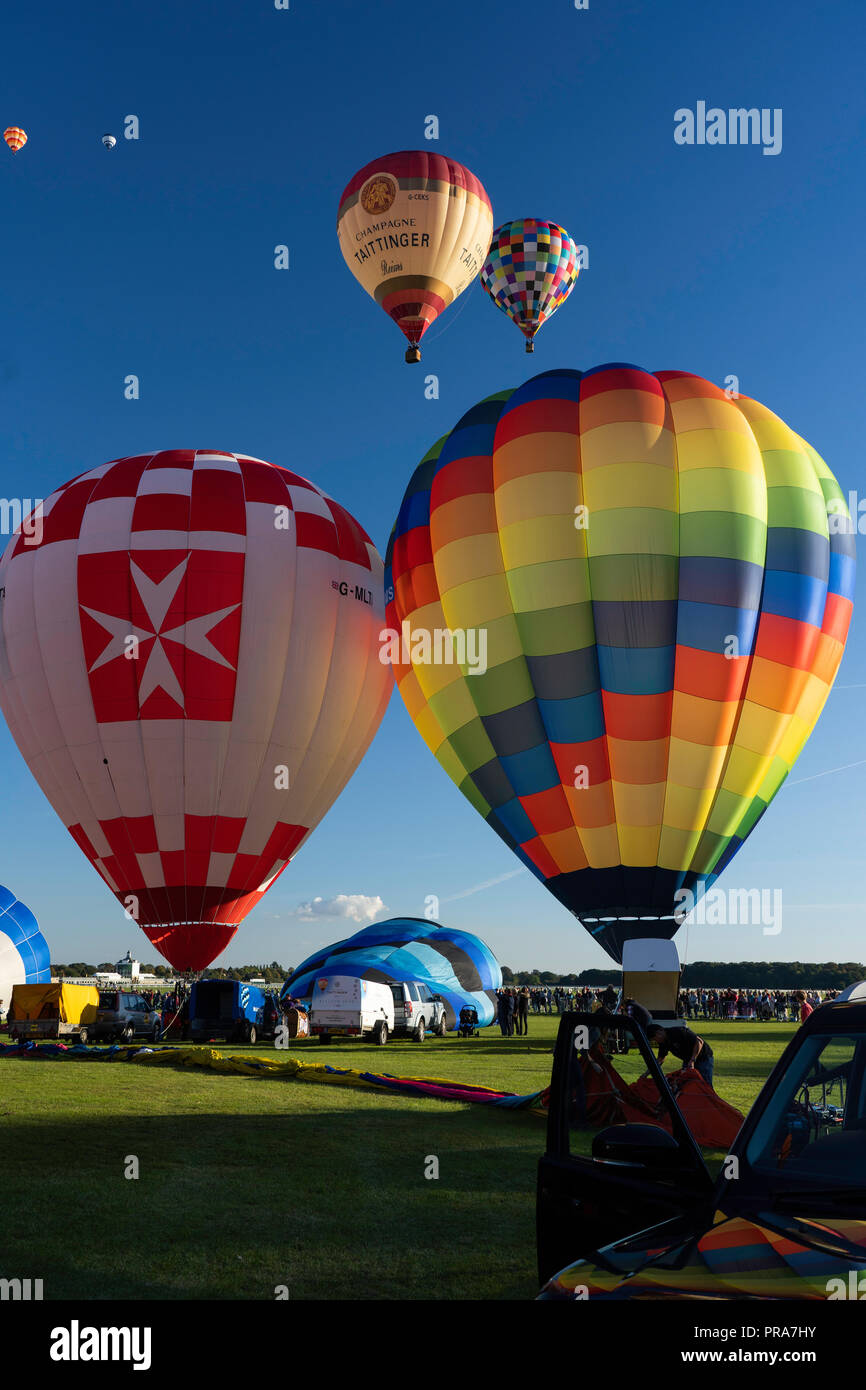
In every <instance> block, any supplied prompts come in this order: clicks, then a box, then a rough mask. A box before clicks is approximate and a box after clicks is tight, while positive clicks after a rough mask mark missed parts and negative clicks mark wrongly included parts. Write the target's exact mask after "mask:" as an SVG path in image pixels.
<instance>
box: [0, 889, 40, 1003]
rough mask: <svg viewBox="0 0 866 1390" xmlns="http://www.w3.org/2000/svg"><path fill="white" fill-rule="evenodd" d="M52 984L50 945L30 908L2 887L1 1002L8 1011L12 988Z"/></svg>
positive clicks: (0, 940)
mask: <svg viewBox="0 0 866 1390" xmlns="http://www.w3.org/2000/svg"><path fill="white" fill-rule="evenodd" d="M50 981H51V958H50V954H49V950H48V943H47V942H46V940H45V937H44V936H43V935H42V933H41V931H40V930H39V923H38V922H37V921H36V918H35V917H34V916H33V913H32V912H31V911H30V908H29V907H25V905H24V903H22V902H19V900H18V899H17V898H16V897H15V894H14V893H10V892H9V889H8V888H4V887H3V886H2V884H0V1000H2V1007H3V1012H4V1013H5V1012H6V1011H7V1010H8V1008H9V1000H10V999H11V998H12V986H13V985H43V984H49V983H50Z"/></svg>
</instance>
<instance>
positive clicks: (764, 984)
mask: <svg viewBox="0 0 866 1390" xmlns="http://www.w3.org/2000/svg"><path fill="white" fill-rule="evenodd" d="M502 976H503V979H505V971H504V969H503V972H502ZM512 978H513V980H514V981H515V982H516V983H517V984H519V985H548V986H552V985H565V986H566V987H567V988H572V989H573V988H575V987H576V986H579V985H589V986H590V988H592V989H596V988H598V987H599V986H604V985H611V984H612V985H614V986H615V987H617V988H618V987H619V985H620V984H621V981H622V971H621V969H620V967H619V966H618V965H613V964H612V965H610V966H608V967H607V968H606V969H602V970H582V971H581V972H580V974H579V975H556V974H554V973H553V972H552V971H550V970H519V971H518V972H517V973H516V975H514V976H513V977H512V974H511V971H509V972H508V980H507V981H506V983H508V984H510V983H511V981H512ZM863 979H866V965H862V964H861V963H860V962H859V961H845V962H844V963H842V964H839V963H838V962H836V961H825V962H823V963H820V964H819V963H816V962H815V961H800V960H789V961H784V960H769V961H768V960H739V961H706V960H696V961H694V962H693V963H692V964H691V965H687V966H685V967H684V969H683V974H682V985H683V988H684V989H699V988H707V989H711V988H715V989H740V988H743V989H750V988H753V989H844V988H845V987H846V985H852V984H854V983H856V981H857V980H863Z"/></svg>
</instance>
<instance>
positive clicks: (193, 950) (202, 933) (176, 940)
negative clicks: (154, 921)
mask: <svg viewBox="0 0 866 1390" xmlns="http://www.w3.org/2000/svg"><path fill="white" fill-rule="evenodd" d="M141 929H142V931H143V932H144V934H145V936H146V937H147V938H148V940H149V941H150V943H151V945H152V946H155V947H156V949H157V950H158V951H159V953H160V955H161V956H163V958H164V959H165V960H167V961H168V963H169V965H172V966H174V968H175V970H179V971H180V972H181V973H182V974H189V973H196V972H197V971H199V970H206V969H207V967H208V966H209V965H210V964H211V962H212V961H214V960H216V958H217V956H219V955H221V954H222V952H223V951H224V950H225V948H226V946H228V944H229V942H230V941H231V939H232V937H233V936H234V934H235V932H236V931H237V929H238V924H237V923H230V922H201V921H199V922H165V923H162V924H160V925H157V926H151V925H147V926H145V925H143V924H142V928H141Z"/></svg>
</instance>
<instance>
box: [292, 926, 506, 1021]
mask: <svg viewBox="0 0 866 1390" xmlns="http://www.w3.org/2000/svg"><path fill="white" fill-rule="evenodd" d="M320 975H348V976H350V977H351V978H353V979H359V980H380V981H384V982H385V983H386V984H398V983H399V982H401V981H406V982H414V983H418V982H420V983H421V984H425V985H427V986H428V988H429V989H430V990H432V991H433V993H435V994H438V995H440V996H441V997H442V999H443V1000H444V1003H445V1017H446V1019H447V1023H448V1027H449V1028H456V1027H457V1023H458V1021H459V1018H460V1010H461V1009H462V1008H471V1009H475V1010H476V1012H477V1014H478V1022H479V1024H480V1025H481V1027H482V1028H483V1027H485V1026H486V1025H487V1024H489V1023H492V1022H493V1020H494V1018H495V1017H496V1005H495V1000H496V991H497V990H498V989H499V988H500V987H501V985H502V970H501V968H500V965H499V962H498V960H497V959H496V957H495V956H494V954H493V952H492V951H491V949H490V947H489V946H486V945H485V944H484V942H483V941H482V940H481V938H480V937H478V936H474V935H473V934H472V932H465V931H457V930H455V929H454V928H453V927H443V926H442V925H441V923H439V922H431V921H429V920H428V919H427V918H422V917H394V918H392V919H391V920H390V921H387V922H374V923H373V925H372V926H370V927H362V928H361V930H360V931H357V932H355V934H354V936H350V937H347V938H346V939H345V940H344V941H337V942H335V943H334V944H333V945H332V946H324V947H322V948H321V949H320V950H318V951H316V953H315V954H314V955H312V956H309V957H308V958H307V960H305V961H304V962H303V963H302V964H301V965H299V966H297V967H296V968H295V970H294V971H293V973H292V975H291V976H290V977H289V979H288V980H286V983H285V985H284V986H283V991H282V992H283V996H284V997H286V996H291V995H294V996H296V997H297V998H299V999H305V998H308V997H309V996H310V995H311V994H312V992H313V986H314V985H315V982H316V979H317V977H318V976H320Z"/></svg>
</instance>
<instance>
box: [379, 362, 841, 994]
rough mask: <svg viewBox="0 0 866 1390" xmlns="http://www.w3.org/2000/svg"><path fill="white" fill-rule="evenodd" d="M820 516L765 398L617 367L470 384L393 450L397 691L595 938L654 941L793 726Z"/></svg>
mask: <svg viewBox="0 0 866 1390" xmlns="http://www.w3.org/2000/svg"><path fill="white" fill-rule="evenodd" d="M846 517H847V511H846V509H845V504H844V500H843V498H842V494H841V492H840V489H839V486H838V484H837V482H836V480H835V478H834V477H833V475H832V473H831V472H830V470H829V468H828V467H827V465H826V464H825V463H824V461H823V460H822V459H821V458H820V457H819V455H818V454H817V453H816V452H815V450H814V449H813V448H812V447H811V445H809V444H807V443H806V441H805V440H803V439H802V438H800V436H799V435H798V434H796V433H795V432H794V431H793V430H792V429H790V428H789V426H788V425H786V424H785V423H784V422H783V421H782V420H780V419H779V418H778V417H777V416H776V415H774V414H773V413H772V411H770V410H768V409H767V408H766V407H765V406H763V405H760V404H758V402H757V401H754V400H750V399H748V398H747V397H744V396H741V397H739V399H729V398H728V396H727V395H726V393H725V392H724V391H722V390H720V389H719V388H718V387H717V386H714V385H713V384H712V383H711V382H708V381H704V380H702V379H701V377H699V376H693V375H690V374H689V373H686V372H676V371H667V372H656V373H655V374H653V375H651V374H650V373H648V372H645V371H642V370H640V369H639V368H637V367H633V366H630V365H623V364H619V363H614V364H610V365H607V366H602V367H597V368H595V369H593V370H592V371H588V372H579V371H551V372H546V373H544V374H543V375H541V376H537V377H535V378H533V379H532V380H531V381H528V382H527V383H526V384H525V385H523V386H521V387H519V388H518V389H517V390H513V391H504V392H502V393H501V394H499V395H496V396H492V397H490V398H489V399H487V400H485V401H482V402H481V403H480V404H479V405H476V406H475V407H473V409H472V410H470V411H469V412H468V413H467V414H466V415H465V416H464V417H463V419H462V420H461V421H460V422H459V424H458V425H457V426H456V428H455V429H453V430H452V431H451V433H450V434H449V435H446V436H445V438H444V439H442V440H440V441H439V443H438V444H437V445H435V447H434V448H432V449H431V450H430V452H429V453H428V454H427V456H426V457H425V458H424V459H423V460H422V462H421V464H420V465H419V467H418V468H417V469H416V470H415V473H414V475H413V477H412V480H411V482H410V484H409V486H408V488H407V490H406V495H405V497H404V499H403V504H402V506H401V508H400V512H399V515H398V518H397V522H396V525H395V527H394V531H393V533H392V536H391V540H390V543H389V547H388V556H387V561H386V573H385V580H386V602H387V614H388V625H389V629H392V630H393V634H394V638H393V640H394V644H395V647H394V650H395V653H396V656H397V668H396V675H397V680H398V685H399V689H400V693H401V695H402V697H403V699H404V701H405V703H406V707H407V709H408V711H409V713H410V715H411V717H412V719H413V721H414V722H415V724H416V726H417V727H418V730H419V732H420V733H421V734H422V736H423V737H424V739H425V741H426V742H427V744H428V746H429V747H430V749H431V750H432V751H433V753H434V754H435V755H436V757H437V758H438V760H439V762H440V763H441V764H442V766H443V767H444V768H445V770H446V772H447V773H448V774H449V776H450V777H451V778H452V779H453V780H454V781H455V782H456V783H457V785H458V787H459V788H460V790H461V791H462V792H463V793H464V795H465V796H466V797H467V798H468V800H469V801H470V802H471V803H472V805H473V806H475V808H476V809H477V810H478V811H479V812H480V813H481V815H482V816H483V817H484V818H485V820H486V821H487V822H488V824H489V825H490V826H491V827H492V829H494V830H495V831H496V832H497V834H498V835H499V836H500V837H501V838H502V839H503V840H504V841H505V843H506V844H507V845H509V846H510V847H511V849H513V851H514V852H515V854H516V855H517V857H518V858H519V859H520V860H521V861H522V862H523V864H524V865H525V866H526V867H527V868H528V869H529V870H531V872H532V873H533V874H534V875H535V876H536V877H537V878H539V879H540V880H541V882H542V883H543V884H544V885H545V887H547V888H548V889H549V890H550V892H551V893H552V894H553V895H554V896H555V897H556V898H557V899H558V900H559V901H560V902H561V903H562V904H563V905H564V906H565V907H567V908H568V909H570V911H571V912H573V913H574V914H575V915H576V916H577V917H578V918H579V919H580V920H581V922H582V923H583V924H584V925H585V926H586V928H587V929H588V931H589V932H590V933H591V934H592V936H593V937H594V938H595V939H596V940H597V941H599V942H600V943H601V945H602V946H603V947H604V948H605V949H606V950H607V951H608V953H609V954H610V955H611V956H612V957H613V958H614V959H616V960H619V959H620V958H621V953H622V950H623V945H624V943H630V942H632V941H635V940H641V939H644V938H649V937H652V938H654V939H661V940H663V941H664V940H667V941H670V938H672V937H673V935H674V934H675V932H676V930H677V928H678V926H679V924H680V922H681V920H682V904H683V903H684V902H685V901H687V899H685V898H684V897H683V893H684V892H687V893H690V894H692V896H693V898H694V901H695V902H697V900H698V898H699V897H700V896H701V895H702V893H703V892H704V891H705V890H706V889H707V888H708V887H709V886H710V885H711V884H712V883H713V882H714V881H715V880H716V878H717V877H718V875H719V874H720V873H721V872H722V870H723V869H724V868H725V866H726V865H727V864H728V863H730V861H731V859H732V858H733V856H734V855H735V854H736V852H737V850H738V849H739V848H740V846H741V845H742V843H743V841H744V840H745V839H746V837H747V835H748V834H749V833H750V832H751V831H752V830H753V829H754V827H755V825H756V824H757V822H758V820H759V819H760V818H761V816H762V815H763V814H764V811H765V810H766V809H767V806H768V805H769V803H770V801H772V799H773V797H774V796H775V795H776V793H777V791H778V790H779V788H780V787H781V785H782V783H783V782H784V780H785V778H786V776H787V775H788V772H789V771H790V768H791V766H792V765H793V763H794V761H795V760H796V758H797V756H798V754H799V752H800V750H801V749H802V747H803V745H804V743H805V742H806V740H807V738H808V737H809V734H810V733H811V731H812V729H813V727H814V725H815V723H816V720H817V718H818V715H819V714H820V711H821V709H822V707H823V705H824V702H825V700H826V698H827V695H828V694H829V691H830V687H831V685H832V683H833V680H834V678H835V675H836V672H837V669H838V666H839V662H840V660H841V658H842V652H843V648H844V645H845V639H846V635H847V630H848V623H849V620H850V615H851V595H852V591H853V577H854V536H853V534H852V532H851V531H849V530H847V529H846V522H845V518H846ZM437 630H441V631H442V632H448V633H450V634H452V636H451V637H450V638H449V642H450V643H451V647H450V651H449V646H448V645H447V644H446V643H445V642H444V641H443V642H442V643H440V660H439V662H437V663H432V662H431V663H429V664H428V663H427V662H426V661H425V660H424V657H425V655H426V654H427V652H425V640H424V639H425V633H426V634H429V633H431V632H433V633H435V632H436V631H437ZM473 632H475V633H476V634H485V635H486V642H487V650H486V659H485V660H484V661H483V662H482V661H477V660H476V661H474V663H473V664H470V663H469V662H468V659H467V658H468V651H469V647H468V641H467V638H468V636H469V635H471V634H472V633H473ZM461 633H462V634H464V637H463V640H464V643H466V645H465V646H464V649H463V650H461V646H460V643H459V640H458V639H459V635H460V634H461ZM426 645H427V648H428V650H429V645H430V639H429V638H427V642H426ZM475 647H476V655H477V650H478V647H479V643H478V642H477V641H476V644H475ZM450 654H454V655H456V657H457V658H459V661H457V662H455V661H452V660H448V659H445V658H448V657H449V655H450ZM665 968H666V967H665Z"/></svg>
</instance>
